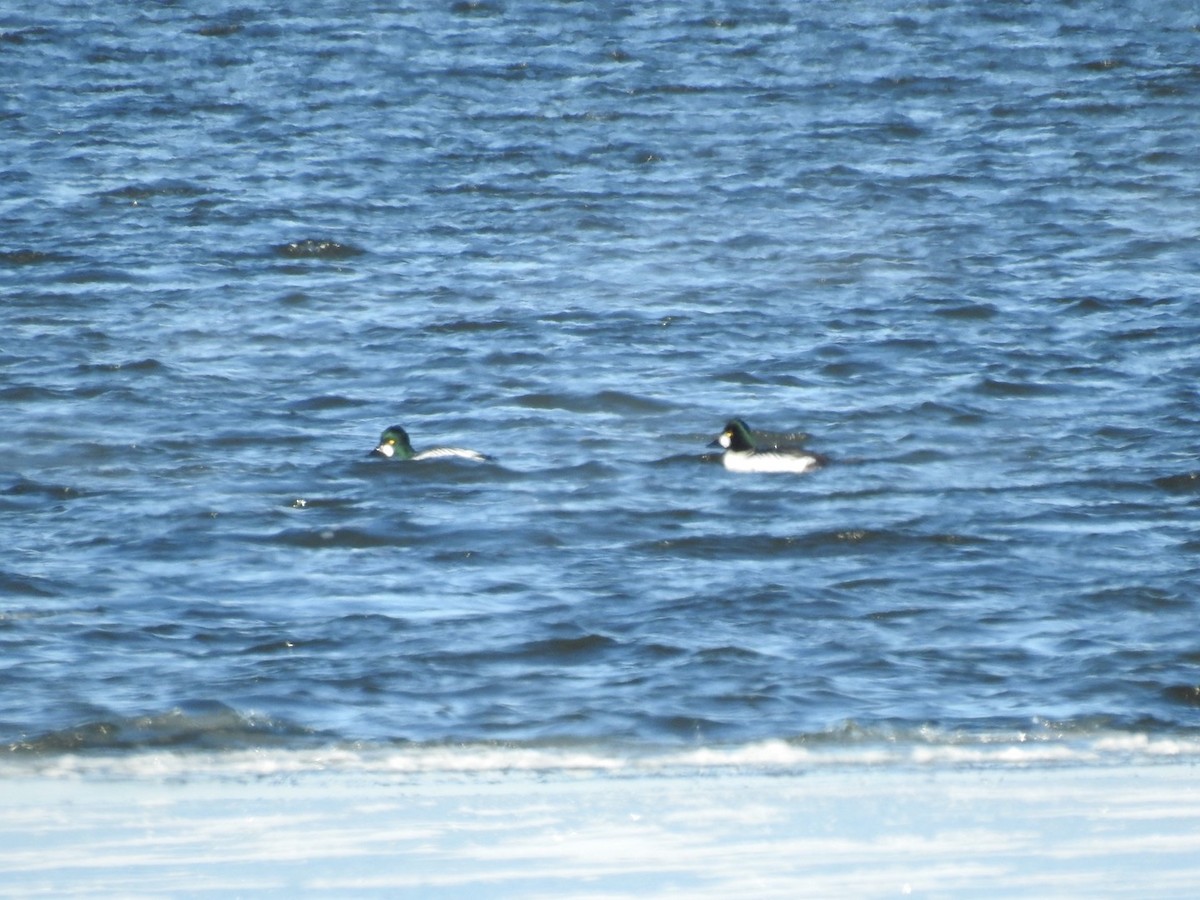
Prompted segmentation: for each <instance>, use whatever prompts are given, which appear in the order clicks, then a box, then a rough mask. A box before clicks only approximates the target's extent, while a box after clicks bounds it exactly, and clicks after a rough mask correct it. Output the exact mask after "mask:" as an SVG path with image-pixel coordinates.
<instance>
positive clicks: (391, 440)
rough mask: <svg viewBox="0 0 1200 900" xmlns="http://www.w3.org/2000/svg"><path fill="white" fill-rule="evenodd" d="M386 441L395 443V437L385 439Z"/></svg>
mask: <svg viewBox="0 0 1200 900" xmlns="http://www.w3.org/2000/svg"><path fill="white" fill-rule="evenodd" d="M387 442H388V443H389V444H394V443H396V439H395V438H388V439H387Z"/></svg>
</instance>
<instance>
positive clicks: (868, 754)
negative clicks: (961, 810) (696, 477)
mask: <svg viewBox="0 0 1200 900" xmlns="http://www.w3.org/2000/svg"><path fill="white" fill-rule="evenodd" d="M5 749H7V751H8V752H7V754H5V755H3V756H0V777H5V776H9V775H20V774H31V773H36V774H41V775H103V776H110V777H141V776H146V775H158V776H162V775H172V776H179V777H183V776H197V775H205V776H218V777H220V776H226V777H236V778H244V777H263V776H281V775H292V774H299V773H304V772H316V771H320V772H343V773H347V774H359V775H364V774H365V775H373V776H381V775H393V776H407V777H413V778H421V777H433V778H437V777H444V776H456V775H464V774H478V775H494V774H502V773H509V772H533V773H557V774H570V773H577V774H585V775H591V774H605V775H616V776H626V777H637V776H642V775H656V776H661V775H668V776H670V775H678V776H693V775H696V774H724V773H737V774H745V773H747V772H753V773H755V774H766V775H794V774H800V773H803V772H806V771H813V770H825V769H854V768H878V767H889V768H912V767H916V768H927V769H942V768H961V767H1046V766H1084V765H1086V766H1117V765H1133V764H1140V765H1146V764H1172V763H1180V764H1187V765H1196V764H1200V733H1193V732H1188V731H1177V732H1155V731H1154V730H1152V729H1144V728H1128V729H1126V728H1120V727H1116V726H1113V725H1111V724H1110V723H1107V722H1104V721H1091V720H1079V721H1072V722H1051V721H1034V722H1029V723H1025V725H1024V726H1021V725H1011V724H1010V725H1005V726H997V727H995V728H989V729H983V730H979V731H971V730H962V729H947V730H943V729H940V728H938V727H937V726H934V725H929V724H925V725H897V726H891V725H888V724H886V723H885V724H878V725H875V726H871V727H866V726H860V725H858V724H856V723H853V722H850V723H845V724H844V725H842V726H839V727H838V728H835V729H831V730H828V731H824V732H819V733H812V734H802V735H795V736H791V737H783V738H772V739H765V740H757V741H750V742H738V743H709V742H699V743H693V744H688V745H686V746H679V745H662V744H646V743H638V742H632V741H599V740H555V741H528V742H508V741H505V742H497V741H474V742H472V741H467V742H452V741H437V742H409V741H395V742H364V741H349V740H339V739H336V738H333V737H332V736H330V735H328V734H320V733H317V732H313V731H311V730H309V729H305V728H301V727H298V726H296V725H293V724H291V723H288V722H286V721H281V720H277V719H270V718H267V717H263V716H258V715H246V714H241V713H238V712H236V711H235V710H232V709H230V708H228V707H226V706H224V705H223V704H220V703H196V704H192V705H190V706H189V707H188V708H187V709H186V710H185V709H174V710H170V711H168V712H166V713H162V714H158V715H148V716H142V717H135V718H128V719H113V720H105V721H98V722H93V723H89V724H86V725H82V726H80V727H78V728H72V729H66V730H63V731H57V732H53V733H51V734H47V735H43V736H41V737H38V738H35V739H32V740H23V741H18V742H15V743H12V744H9V745H8V746H7V747H6V748H5Z"/></svg>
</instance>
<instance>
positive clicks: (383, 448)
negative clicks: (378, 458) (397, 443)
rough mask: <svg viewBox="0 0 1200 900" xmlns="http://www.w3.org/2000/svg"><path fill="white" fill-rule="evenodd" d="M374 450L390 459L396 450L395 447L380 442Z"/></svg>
mask: <svg viewBox="0 0 1200 900" xmlns="http://www.w3.org/2000/svg"><path fill="white" fill-rule="evenodd" d="M375 452H376V453H382V454H383V455H384V456H386V457H387V458H388V459H391V458H392V455H393V454H394V453H395V452H396V448H395V447H393V446H392V445H391V444H380V445H379V446H378V447H376V448H375Z"/></svg>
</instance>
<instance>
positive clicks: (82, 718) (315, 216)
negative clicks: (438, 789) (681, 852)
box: [0, 0, 1200, 769]
mask: <svg viewBox="0 0 1200 900" xmlns="http://www.w3.org/2000/svg"><path fill="white" fill-rule="evenodd" d="M143 6H145V8H142V9H137V8H134V7H132V6H129V7H126V6H120V7H117V8H108V7H105V8H103V9H101V8H100V7H94V6H93V5H90V4H80V3H71V2H56V3H49V4H47V3H38V4H32V3H18V4H17V5H16V7H15V8H14V7H13V6H12V5H11V4H10V5H9V7H7V8H6V11H5V12H4V13H3V14H0V72H3V74H2V75H0V82H2V83H3V91H2V92H0V96H3V97H4V101H3V107H2V112H0V167H2V174H3V177H2V178H0V303H2V306H0V310H2V312H0V315H2V317H3V318H2V322H0V371H2V373H3V374H2V379H0V402H2V403H3V411H4V426H3V431H2V437H0V441H2V444H3V461H2V462H0V546H3V548H4V553H3V557H2V561H0V598H2V599H0V641H2V643H3V663H2V665H0V740H2V741H3V742H4V744H5V745H6V746H7V747H8V748H9V749H10V751H12V752H13V753H14V754H15V755H16V756H17V757H20V758H21V759H25V760H29V759H32V760H35V761H38V762H39V764H44V765H48V766H54V765H58V764H60V763H61V761H62V760H64V759H66V758H68V757H71V758H73V756H72V755H73V754H76V753H78V752H84V753H85V755H86V754H87V753H93V752H97V753H103V754H104V755H105V757H106V758H109V759H116V760H136V759H140V758H142V754H143V752H144V751H147V750H151V751H157V750H161V749H163V748H170V749H179V750H188V751H209V752H212V753H214V754H216V756H215V757H214V758H215V759H216V760H217V762H216V763H215V764H216V765H217V766H218V768H219V767H220V766H221V765H228V766H230V767H237V766H239V765H242V764H243V761H244V756H242V755H241V754H242V753H244V752H245V751H246V750H247V749H251V750H255V751H259V750H263V749H274V750H277V751H280V752H282V753H301V754H304V753H314V752H318V753H325V754H326V755H325V756H324V757H322V759H323V760H324V761H323V763H322V765H331V764H341V765H345V766H353V765H358V764H359V763H355V762H352V761H351V759H352V757H353V754H351V752H350V749H351V748H353V749H354V752H355V753H360V754H361V753H366V754H368V755H369V754H372V753H388V754H390V753H393V752H400V753H401V754H402V755H403V754H408V755H407V756H406V757H405V758H406V759H408V760H410V761H411V760H418V761H421V760H423V761H425V762H421V763H419V764H420V765H425V764H426V763H427V764H428V765H429V767H431V768H435V769H436V768H439V767H442V768H444V767H455V766H467V767H470V766H473V765H486V764H487V763H486V760H487V759H490V758H491V757H490V756H489V755H488V754H491V753H494V752H496V750H497V748H504V749H505V750H506V751H510V752H516V753H526V754H532V756H530V757H528V758H530V759H533V760H534V762H532V763H530V765H535V766H545V765H551V764H558V765H573V764H574V763H573V762H571V761H572V760H582V761H583V762H581V763H579V764H580V765H584V766H603V765H605V764H606V763H605V762H604V761H605V760H610V761H611V760H612V759H616V758H626V757H628V756H629V755H631V754H632V755H634V756H638V757H645V756H646V755H647V754H649V755H650V757H653V758H658V759H665V760H682V761H684V762H688V763H689V764H700V763H701V762H702V761H704V760H712V759H716V760H718V761H721V760H730V759H732V760H735V761H739V760H740V761H743V762H746V761H749V762H755V761H761V760H763V759H767V758H769V759H776V760H780V759H782V760H784V761H785V762H786V761H792V762H795V761H797V760H798V759H800V757H797V756H796V755H795V754H797V753H808V752H810V751H812V750H813V748H825V749H826V750H828V751H829V752H831V753H834V754H841V756H840V757H839V758H847V756H846V755H847V754H849V755H850V756H853V754H855V753H859V752H867V751H864V750H862V748H864V747H870V748H879V747H886V748H889V749H888V750H887V752H888V753H895V754H899V755H900V756H902V757H905V758H911V756H912V754H914V753H924V752H928V750H929V748H935V749H936V748H942V751H941V752H944V753H945V754H946V756H944V757H942V758H945V759H951V760H954V759H978V758H979V757H978V754H985V755H986V753H987V752H988V748H991V747H995V746H1003V747H1008V748H1011V747H1020V746H1028V745H1034V746H1036V747H1037V748H1038V749H1037V751H1036V753H1038V754H1042V756H1040V757H1038V758H1047V759H1059V758H1061V754H1062V753H1066V754H1067V755H1068V756H1069V755H1071V754H1081V755H1085V756H1086V755H1088V754H1095V753H1097V752H1103V750H1104V748H1111V747H1117V748H1120V752H1121V753H1126V754H1127V753H1132V754H1133V755H1135V756H1138V755H1143V756H1144V755H1146V754H1150V755H1167V756H1178V755H1183V756H1186V757H1188V758H1194V756H1195V754H1196V753H1197V751H1198V750H1200V741H1198V740H1197V739H1198V738H1200V732H1198V726H1200V641H1198V640H1197V638H1196V634H1195V628H1194V623H1195V619H1196V614H1197V596H1196V585H1197V583H1198V582H1200V565H1198V551H1200V538H1198V536H1197V523H1198V521H1200V515H1198V506H1200V465H1198V464H1197V461H1196V443H1195V435H1196V434H1197V425H1198V423H1200V393H1198V389H1197V384H1198V383H1200V358H1198V357H1197V354H1196V351H1195V347H1196V345H1197V341H1198V339H1200V312H1198V309H1200V307H1198V306H1197V304H1196V302H1195V296H1196V291H1197V287H1198V284H1200V265H1198V263H1197V257H1196V253H1195V247H1196V238H1197V216H1196V209H1197V208H1200V151H1198V150H1197V146H1196V141H1195V123H1196V122H1197V121H1198V120H1200V99H1198V98H1200V69H1197V67H1196V65H1195V62H1194V60H1195V47H1196V39H1197V28H1198V27H1200V20H1198V19H1197V18H1196V15H1195V10H1194V9H1193V8H1192V6H1191V4H1186V3H1160V4H1155V5H1154V7H1153V9H1152V10H1146V11H1141V12H1135V13H1130V12H1128V11H1127V10H1116V9H1112V10H1109V9H1107V8H1105V7H1104V5H1099V6H1097V5H1095V4H1078V5H1076V4H1055V5H1026V4H1009V3H1006V4H988V5H985V6H974V5H966V6H964V5H960V4H943V3H928V4H923V5H919V6H916V7H914V8H912V9H906V10H905V11H904V12H903V13H898V12H896V11H895V10H894V9H892V5H891V4H883V3H874V2H856V3H841V2H838V3H809V4H804V5H803V6H798V7H793V6H791V5H768V6H767V7H763V6H762V5H761V4H745V5H740V4H737V3H728V4H701V5H700V6H696V5H695V4H684V3H676V2H662V3H654V4H644V5H640V6H634V5H617V6H613V5H610V4H592V3H585V2H577V3H533V2H528V3H527V2H506V3H495V4H493V3H490V2H481V3H456V4H450V3H445V4H432V5H430V4H413V5H410V6H405V5H396V4H378V5H376V6H375V7H373V8H366V7H364V5H363V4H351V3H345V2H337V0H331V2H324V3H317V4H305V5H304V6H302V7H292V6H285V5H283V4H270V5H268V6H261V7H259V8H254V9H251V8H248V7H245V6H241V5H236V4H223V3H218V2H208V3H196V4H189V5H188V8H184V7H181V6H176V5H171V4H164V5H159V4H155V5H143ZM733 415H740V416H743V417H745V418H746V419H748V420H749V421H750V423H751V425H752V426H754V427H755V428H756V430H758V431H759V432H761V433H763V434H764V435H765V436H766V439H768V440H772V439H777V440H783V439H788V440H807V442H808V444H809V446H811V447H812V448H814V449H816V450H819V451H821V452H823V453H826V454H828V455H830V456H831V457H833V459H834V463H833V464H832V465H831V466H829V467H828V468H826V469H824V470H822V471H819V472H817V473H815V474H812V475H808V476H802V477H786V476H745V475H742V476H736V475H732V474H729V473H726V472H725V471H724V470H723V469H722V468H721V467H720V466H719V465H716V464H715V461H714V459H713V458H712V457H711V456H709V455H707V454H709V453H710V451H707V450H706V447H705V445H706V444H707V442H708V441H709V440H711V439H712V438H713V437H714V436H715V435H716V434H717V432H718V431H720V429H721V427H722V426H723V424H724V422H725V421H726V419H727V418H728V417H730V416H733ZM393 423H399V424H403V425H404V426H405V427H406V428H407V429H408V430H409V432H410V433H411V435H412V437H413V441H414V444H415V445H416V446H417V447H418V449H420V448H421V447H428V446H433V445H438V444H458V445H463V446H468V447H475V448H478V449H480V450H484V451H486V452H489V453H492V454H494V455H495V456H496V457H497V458H498V463H497V464H496V465H484V466H478V465H469V464H462V463H454V462H433V463H427V464H408V465H405V464H400V463H388V462H385V461H382V460H379V459H370V458H368V457H367V456H366V454H367V451H368V450H370V448H371V447H373V446H374V444H375V441H376V439H377V437H378V434H379V432H380V431H381V430H382V429H383V428H384V427H386V426H388V425H391V424H393ZM335 751H336V752H335ZM870 752H871V753H875V752H878V750H877V749H873V750H871V751H870ZM338 753H341V754H346V755H341V756H339V755H337V754H338ZM655 754H660V756H657V757H656V756H655ZM679 754H683V755H682V756H681V755H679ZM697 754H699V755H697ZM353 758H354V759H360V758H361V757H353ZM524 758H526V757H522V759H524ZM804 758H805V759H806V758H807V757H804ZM505 759H506V760H507V762H505V763H503V764H504V765H511V764H512V762H513V759H514V757H513V756H511V755H509V756H507V757H505ZM221 760H225V763H222V762H220V761H221ZM331 760H332V761H334V762H331ZM339 760H340V762H337V761H339ZM547 760H557V762H556V763H553V762H547ZM131 764H132V765H135V766H136V765H137V763H136V762H134V763H131Z"/></svg>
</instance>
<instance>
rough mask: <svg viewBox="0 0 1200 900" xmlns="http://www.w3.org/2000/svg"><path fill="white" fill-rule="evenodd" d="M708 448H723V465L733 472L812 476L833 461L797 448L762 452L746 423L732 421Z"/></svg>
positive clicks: (743, 421)
mask: <svg viewBox="0 0 1200 900" xmlns="http://www.w3.org/2000/svg"><path fill="white" fill-rule="evenodd" d="M708 446H710V447H722V448H724V450H725V452H724V453H722V454H721V463H722V464H723V465H724V466H725V468H726V469H727V470H729V471H730V472H791V473H795V474H799V473H800V472H810V471H812V470H813V469H818V468H820V467H821V466H823V465H825V464H826V463H827V462H828V461H829V460H828V459H826V458H825V457H824V456H821V455H819V454H817V453H809V452H807V451H805V450H799V449H796V448H786V447H785V448H779V449H774V450H759V449H758V448H757V447H756V446H755V444H754V438H753V437H751V436H750V426H749V425H747V424H746V420H745V419H730V420H729V422H727V423H726V424H725V430H724V431H722V432H721V433H720V434H719V435H717V439H716V440H714V441H713V442H712V443H711V444H709V445H708Z"/></svg>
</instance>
